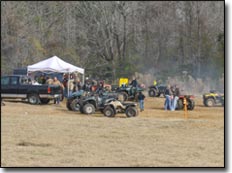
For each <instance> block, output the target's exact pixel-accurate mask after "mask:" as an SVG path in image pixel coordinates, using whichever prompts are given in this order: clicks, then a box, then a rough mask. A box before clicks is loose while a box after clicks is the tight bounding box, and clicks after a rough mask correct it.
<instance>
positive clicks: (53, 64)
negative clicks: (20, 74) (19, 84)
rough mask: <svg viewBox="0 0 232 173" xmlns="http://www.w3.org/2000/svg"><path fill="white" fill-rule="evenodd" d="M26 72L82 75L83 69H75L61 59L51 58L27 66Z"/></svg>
mask: <svg viewBox="0 0 232 173" xmlns="http://www.w3.org/2000/svg"><path fill="white" fill-rule="evenodd" d="M27 71H28V72H35V71H52V72H58V73H68V72H70V73H72V72H76V71H77V72H79V73H81V74H84V69H83V68H80V67H76V66H74V65H72V64H69V63H67V62H65V61H63V60H62V59H60V58H58V57H57V56H53V57H51V58H48V59H46V60H43V61H40V62H38V63H36V64H33V65H29V66H27Z"/></svg>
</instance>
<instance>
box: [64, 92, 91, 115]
mask: <svg viewBox="0 0 232 173" xmlns="http://www.w3.org/2000/svg"><path fill="white" fill-rule="evenodd" d="M88 94H89V93H87V92H84V91H83V90H80V91H77V92H73V93H72V95H71V96H70V97H69V98H68V99H67V102H66V107H67V108H68V110H70V111H80V104H79V100H80V99H81V98H82V97H83V96H84V95H88Z"/></svg>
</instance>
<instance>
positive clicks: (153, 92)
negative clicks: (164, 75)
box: [148, 85, 167, 97]
mask: <svg viewBox="0 0 232 173" xmlns="http://www.w3.org/2000/svg"><path fill="white" fill-rule="evenodd" d="M166 88H167V86H166V85H152V86H149V90H148V95H149V96H150V97H159V96H160V95H161V94H162V95H163V96H164V93H165V90H166Z"/></svg>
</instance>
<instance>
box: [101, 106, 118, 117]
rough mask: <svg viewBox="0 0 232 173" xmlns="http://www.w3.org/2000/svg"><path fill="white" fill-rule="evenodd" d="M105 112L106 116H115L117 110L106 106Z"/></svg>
mask: <svg viewBox="0 0 232 173" xmlns="http://www.w3.org/2000/svg"><path fill="white" fill-rule="evenodd" d="M103 113H104V115H105V116H106V117H114V116H115V112H114V110H113V108H112V107H111V106H106V107H105V108H104V110H103Z"/></svg>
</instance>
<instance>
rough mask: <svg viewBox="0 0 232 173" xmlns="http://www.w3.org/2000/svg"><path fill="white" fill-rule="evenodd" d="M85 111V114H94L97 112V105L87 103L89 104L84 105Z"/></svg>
mask: <svg viewBox="0 0 232 173" xmlns="http://www.w3.org/2000/svg"><path fill="white" fill-rule="evenodd" d="M83 112H84V113H85V114H93V113H95V107H94V106H93V105H92V104H90V103H87V104H86V105H84V107H83Z"/></svg>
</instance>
